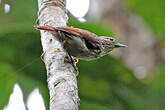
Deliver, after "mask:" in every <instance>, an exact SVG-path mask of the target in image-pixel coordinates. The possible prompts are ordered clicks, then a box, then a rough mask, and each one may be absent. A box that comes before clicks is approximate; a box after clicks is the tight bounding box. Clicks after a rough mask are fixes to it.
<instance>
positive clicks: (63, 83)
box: [38, 0, 79, 110]
mask: <svg viewBox="0 0 165 110" xmlns="http://www.w3.org/2000/svg"><path fill="white" fill-rule="evenodd" d="M38 7H39V11H38V24H39V25H49V26H52V27H56V26H65V25H66V24H67V20H68V16H67V14H66V1H65V0H38ZM40 32H41V42H42V47H43V52H44V54H43V61H44V63H45V66H46V70H47V82H48V88H49V93H50V110H78V105H79V97H78V88H77V79H76V75H75V70H74V68H73V66H72V65H71V64H70V63H69V62H67V61H68V59H67V58H68V54H67V52H65V50H64V49H63V47H62V45H61V43H60V42H59V41H58V40H57V39H56V37H55V36H53V35H52V34H51V33H49V32H46V31H40ZM55 48H56V51H55ZM57 48H58V49H57Z"/></svg>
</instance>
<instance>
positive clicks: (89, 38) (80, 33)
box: [56, 26, 100, 49]
mask: <svg viewBox="0 0 165 110" xmlns="http://www.w3.org/2000/svg"><path fill="white" fill-rule="evenodd" d="M56 29H57V30H59V31H62V32H63V33H67V34H71V35H74V36H76V37H80V38H81V39H84V40H85V42H86V44H87V45H89V46H90V48H95V49H96V48H99V46H100V43H99V41H98V39H97V35H95V34H93V33H91V32H89V31H86V30H83V29H78V28H73V27H66V26H61V27H56ZM92 46H93V47H92Z"/></svg>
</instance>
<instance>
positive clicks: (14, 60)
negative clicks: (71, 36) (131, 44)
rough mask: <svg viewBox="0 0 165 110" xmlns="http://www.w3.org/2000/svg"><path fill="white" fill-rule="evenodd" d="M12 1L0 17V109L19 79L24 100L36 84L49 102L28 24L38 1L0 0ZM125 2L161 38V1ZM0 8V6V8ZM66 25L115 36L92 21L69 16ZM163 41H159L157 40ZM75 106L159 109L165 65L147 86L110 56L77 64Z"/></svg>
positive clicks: (38, 50)
mask: <svg viewBox="0 0 165 110" xmlns="http://www.w3.org/2000/svg"><path fill="white" fill-rule="evenodd" d="M5 2H7V3H9V4H10V5H11V12H10V13H9V14H2V15H1V16H0V24H1V25H0V52H1V57H0V97H1V98H0V109H3V107H4V106H5V105H6V104H7V103H8V98H9V95H10V93H11V92H12V89H13V85H14V84H15V83H18V84H19V85H20V86H21V88H22V90H23V94H24V100H25V102H26V99H27V97H28V95H29V93H30V92H31V91H32V90H33V89H34V88H39V89H40V92H41V93H42V95H43V97H44V100H45V104H46V105H47V108H48V106H49V105H48V104H49V93H48V89H47V83H46V71H45V66H44V64H43V63H42V61H41V60H40V55H41V53H42V49H41V44H40V37H39V36H40V35H39V32H36V31H35V30H34V29H33V25H34V24H35V19H36V15H37V1H34V0H27V1H22V0H16V1H14V2H11V1H3V0H2V3H1V6H2V5H3V4H4V3H5ZM125 3H126V4H127V6H128V7H129V8H130V9H131V10H132V11H133V12H134V13H136V14H138V15H139V16H141V17H142V18H143V19H144V20H145V21H146V22H147V24H148V26H150V27H151V28H152V29H153V31H154V32H155V33H156V34H157V35H158V36H159V39H164V37H162V36H164V24H165V21H164V19H165V15H164V8H165V7H164V4H163V3H164V1H162V0H150V1H149V0H147V1H144V0H126V2H125ZM0 12H2V7H0ZM69 25H70V26H74V27H79V28H83V29H88V30H89V31H91V32H94V33H95V34H97V35H107V36H114V34H112V33H111V32H109V29H108V28H107V27H105V26H103V25H101V24H97V23H94V22H87V23H79V22H78V21H76V20H75V19H74V18H70V21H69ZM162 41H163V40H162ZM78 67H79V71H80V76H79V78H78V86H79V95H80V98H81V102H80V110H163V109H164V99H165V93H164V79H163V76H164V72H165V70H164V64H163V66H160V67H159V68H158V74H160V75H159V76H158V77H157V78H156V80H155V81H154V82H153V83H152V87H150V86H148V85H144V84H142V83H141V82H140V81H139V80H137V79H136V78H135V77H134V76H133V73H132V71H130V70H129V69H128V68H127V67H126V66H125V65H124V64H123V62H122V61H120V60H119V59H115V58H113V57H112V56H110V55H107V56H105V57H102V58H100V59H98V60H94V61H90V62H88V61H80V63H79V64H78Z"/></svg>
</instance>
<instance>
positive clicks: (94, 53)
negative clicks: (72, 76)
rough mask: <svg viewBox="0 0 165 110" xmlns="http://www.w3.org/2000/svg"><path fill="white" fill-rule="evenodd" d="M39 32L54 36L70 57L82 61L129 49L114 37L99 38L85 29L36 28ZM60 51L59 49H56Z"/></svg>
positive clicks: (62, 27) (37, 26)
mask: <svg viewBox="0 0 165 110" xmlns="http://www.w3.org/2000/svg"><path fill="white" fill-rule="evenodd" d="M34 27H35V28H36V29H38V30H44V31H48V32H51V33H52V34H54V35H55V36H56V37H57V38H58V39H59V41H61V42H62V44H63V48H64V49H65V50H66V52H68V54H69V55H71V56H73V57H75V58H76V60H77V62H78V59H81V60H87V61H89V60H95V59H97V58H100V57H102V56H105V55H107V54H109V53H110V52H111V51H112V50H113V49H115V48H119V47H128V46H127V45H124V44H120V43H119V42H117V41H116V40H115V38H113V37H108V36H97V35H96V34H94V33H92V32H89V31H87V30H84V29H79V28H74V27H67V26H59V27H52V26H40V25H35V26H34ZM56 50H58V49H56Z"/></svg>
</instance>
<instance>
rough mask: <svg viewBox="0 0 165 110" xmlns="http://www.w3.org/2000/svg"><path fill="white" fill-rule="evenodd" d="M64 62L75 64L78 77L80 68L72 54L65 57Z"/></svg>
mask: <svg viewBox="0 0 165 110" xmlns="http://www.w3.org/2000/svg"><path fill="white" fill-rule="evenodd" d="M64 63H70V64H71V65H72V66H73V68H74V70H75V74H76V77H78V75H79V71H78V68H77V66H76V62H75V60H73V58H72V57H71V56H70V55H68V56H67V57H66V58H65V60H64Z"/></svg>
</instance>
